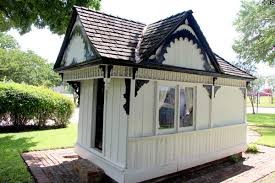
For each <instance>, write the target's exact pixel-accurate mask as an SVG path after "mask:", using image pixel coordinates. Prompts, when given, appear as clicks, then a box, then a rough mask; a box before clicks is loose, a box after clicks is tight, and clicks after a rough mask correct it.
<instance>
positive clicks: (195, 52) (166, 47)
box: [150, 19, 215, 72]
mask: <svg viewBox="0 0 275 183" xmlns="http://www.w3.org/2000/svg"><path fill="white" fill-rule="evenodd" d="M150 59H151V60H157V61H158V62H159V63H162V64H165V65H171V66H176V67H182V68H188V69H196V70H203V71H211V72H213V71H215V68H214V66H213V64H212V63H211V61H210V59H209V57H208V54H207V51H206V49H205V48H204V47H203V45H202V40H200V38H199V36H197V34H196V33H195V31H194V30H193V28H192V27H191V26H190V25H189V22H188V19H186V20H185V21H184V22H183V23H182V24H181V25H179V26H178V27H177V28H176V30H175V31H174V32H173V33H171V34H170V35H169V36H168V37H167V38H166V39H165V40H164V42H163V44H162V45H161V46H160V47H159V48H158V49H157V50H156V54H155V55H153V56H151V57H150Z"/></svg>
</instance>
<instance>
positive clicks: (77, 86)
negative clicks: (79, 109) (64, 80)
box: [68, 81, 80, 106]
mask: <svg viewBox="0 0 275 183" xmlns="http://www.w3.org/2000/svg"><path fill="white" fill-rule="evenodd" d="M68 84H69V85H71V86H72V88H73V89H74V92H75V93H76V94H77V99H78V102H77V104H78V106H79V104H80V82H77V81H68Z"/></svg>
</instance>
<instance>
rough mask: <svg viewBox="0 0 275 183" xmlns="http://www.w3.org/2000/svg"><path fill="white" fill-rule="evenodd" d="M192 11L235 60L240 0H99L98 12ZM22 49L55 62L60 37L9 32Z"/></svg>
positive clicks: (214, 43) (218, 49) (146, 19)
mask: <svg viewBox="0 0 275 183" xmlns="http://www.w3.org/2000/svg"><path fill="white" fill-rule="evenodd" d="M190 9H191V10H192V11H193V16H194V17H195V19H196V20H197V22H198V24H199V25H200V28H201V30H202V32H203V34H204V36H205V37H206V39H207V41H208V43H209V45H210V47H211V48H212V50H213V51H214V52H215V53H217V54H218V55H220V56H222V57H223V58H225V59H226V60H228V61H234V60H236V57H237V55H236V53H235V52H234V51H233V49H232V44H233V42H234V39H236V38H237V36H238V33H237V32H236V31H235V29H234V27H233V21H234V19H235V17H236V14H237V12H238V11H239V9H240V1H239V0H230V1H228V0H208V1H203V0H138V1H134V0H102V1H101V11H102V12H104V13H107V14H111V15H115V16H119V17H123V18H127V19H131V20H135V21H139V22H142V23H146V24H149V23H152V22H155V21H158V20H160V19H164V18H166V17H169V16H171V15H174V14H177V13H179V12H182V11H186V10H190ZM9 34H11V35H12V36H14V37H15V38H16V39H17V41H18V42H19V44H20V46H21V48H22V49H23V50H28V49H30V50H33V51H34V52H35V53H37V54H38V55H40V56H42V57H43V58H46V59H47V60H48V61H49V62H55V60H56V58H57V54H58V52H59V50H60V47H61V44H62V41H63V36H59V35H57V34H52V33H51V32H50V31H49V30H48V29H37V28H35V27H34V28H32V31H31V32H29V33H27V34H24V35H22V36H20V35H19V34H18V32H17V31H16V30H11V31H9ZM258 73H259V74H260V75H265V76H267V75H272V74H275V67H273V68H270V67H268V66H267V65H265V64H259V66H258Z"/></svg>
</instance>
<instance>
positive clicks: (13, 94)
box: [0, 82, 74, 127]
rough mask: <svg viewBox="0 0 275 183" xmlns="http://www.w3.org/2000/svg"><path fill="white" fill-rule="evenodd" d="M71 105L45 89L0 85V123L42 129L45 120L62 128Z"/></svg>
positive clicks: (7, 84) (65, 99)
mask: <svg viewBox="0 0 275 183" xmlns="http://www.w3.org/2000/svg"><path fill="white" fill-rule="evenodd" d="M73 110H74V104H73V102H72V101H71V100H70V99H69V98H68V97H66V96H63V95H61V94H59V93H56V92H54V91H52V90H50V89H48V88H45V87H37V86H32V85H26V84H17V83H3V82H0V124H1V122H2V123H4V124H9V125H13V126H15V127H22V126H25V125H27V124H32V125H35V126H38V127H44V126H45V125H46V124H47V122H48V121H49V120H52V121H53V122H54V123H53V125H55V126H57V127H66V126H67V125H68V124H69V119H70V117H71V115H72V113H73Z"/></svg>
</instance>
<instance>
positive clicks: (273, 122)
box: [247, 114, 275, 127]
mask: <svg viewBox="0 0 275 183" xmlns="http://www.w3.org/2000/svg"><path fill="white" fill-rule="evenodd" d="M247 121H248V124H249V125H255V126H268V127H275V114H247Z"/></svg>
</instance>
